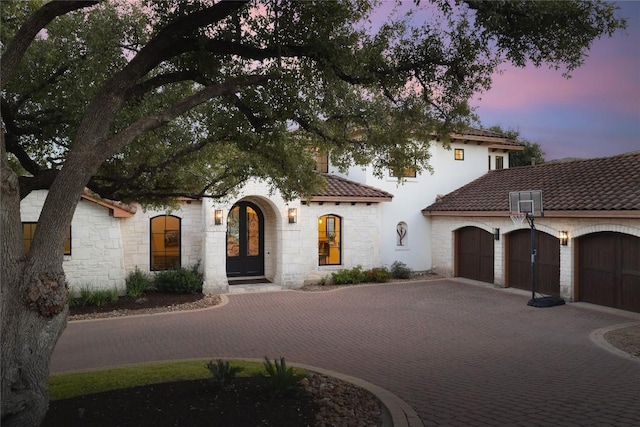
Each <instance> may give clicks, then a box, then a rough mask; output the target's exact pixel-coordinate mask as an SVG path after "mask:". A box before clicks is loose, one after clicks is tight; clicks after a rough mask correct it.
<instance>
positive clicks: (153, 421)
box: [42, 376, 318, 427]
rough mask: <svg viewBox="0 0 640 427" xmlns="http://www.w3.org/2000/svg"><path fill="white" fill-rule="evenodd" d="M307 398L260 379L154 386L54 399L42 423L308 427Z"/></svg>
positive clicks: (311, 409)
mask: <svg viewBox="0 0 640 427" xmlns="http://www.w3.org/2000/svg"><path fill="white" fill-rule="evenodd" d="M317 411H318V407H317V405H316V404H315V403H314V402H313V400H312V398H311V396H309V395H306V394H301V395H299V396H297V397H272V394H271V393H270V389H269V385H268V383H267V381H266V379H265V378H264V377H260V376H258V377H250V378H236V379H234V380H233V383H232V384H231V385H229V386H227V387H225V388H222V387H221V386H219V385H218V384H216V383H214V382H213V381H211V380H209V379H207V380H192V381H177V382H170V383H162V384H154V385H147V386H141V387H133V388H128V389H121V390H112V391H107V392H103V393H96V394H89V395H84V396H79V397H74V398H70V399H63V400H57V401H53V402H51V404H50V408H49V412H47V415H46V417H45V420H44V422H43V424H42V426H43V427H59V426H68V427H74V426H78V427H80V426H82V427H117V426H122V427H124V426H141V427H144V426H153V427H163V426H190V427H191V426H192V427H199V426H234V427H245V426H246V427H249V426H251V427H255V426H312V425H314V422H315V414H316V413H317Z"/></svg>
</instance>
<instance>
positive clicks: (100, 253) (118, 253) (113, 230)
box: [20, 190, 125, 293]
mask: <svg viewBox="0 0 640 427" xmlns="http://www.w3.org/2000/svg"><path fill="white" fill-rule="evenodd" d="M46 196H47V191H46V190H38V191H33V192H31V193H30V194H29V195H28V196H27V197H25V198H24V199H23V200H22V202H21V203H20V213H21V220H22V221H23V222H37V221H38V217H39V216H40V211H41V210H42V206H43V204H44V201H45V199H46ZM120 224H121V219H118V218H114V217H112V216H110V214H109V209H107V208H105V207H103V206H99V205H97V204H95V203H92V202H90V201H87V200H84V199H82V200H80V203H78V207H77V208H76V211H75V214H74V216H73V220H72V222H71V255H65V257H64V261H63V264H62V266H63V268H64V272H65V275H66V277H67V282H68V283H69V287H70V289H71V290H78V289H79V288H80V287H84V286H88V287H91V288H106V289H113V288H115V289H117V290H118V291H119V292H120V293H124V290H125V270H124V254H123V247H122V234H121V231H120Z"/></svg>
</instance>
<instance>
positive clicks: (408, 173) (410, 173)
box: [389, 168, 416, 178]
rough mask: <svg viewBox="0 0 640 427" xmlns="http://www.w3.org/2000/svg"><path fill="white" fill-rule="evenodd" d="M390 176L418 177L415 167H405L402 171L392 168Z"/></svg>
mask: <svg viewBox="0 0 640 427" xmlns="http://www.w3.org/2000/svg"><path fill="white" fill-rule="evenodd" d="M389 176H391V177H394V178H415V177H416V169H415V168H404V169H403V170H401V171H400V173H398V172H396V171H394V170H391V171H389Z"/></svg>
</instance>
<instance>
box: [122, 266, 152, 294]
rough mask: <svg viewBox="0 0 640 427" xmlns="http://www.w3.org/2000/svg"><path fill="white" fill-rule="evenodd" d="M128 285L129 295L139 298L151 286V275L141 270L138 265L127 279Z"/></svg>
mask: <svg viewBox="0 0 640 427" xmlns="http://www.w3.org/2000/svg"><path fill="white" fill-rule="evenodd" d="M125 283H126V285H127V295H129V296H131V297H133V298H139V297H141V296H142V295H144V293H145V292H146V291H147V290H149V288H151V283H152V282H151V277H149V275H148V274H146V273H143V272H142V271H140V269H139V268H138V267H136V268H135V270H133V271H132V272H131V273H129V276H127V279H126V281H125Z"/></svg>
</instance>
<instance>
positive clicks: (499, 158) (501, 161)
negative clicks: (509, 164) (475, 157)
mask: <svg viewBox="0 0 640 427" xmlns="http://www.w3.org/2000/svg"><path fill="white" fill-rule="evenodd" d="M496 169H504V157H502V156H496Z"/></svg>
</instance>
